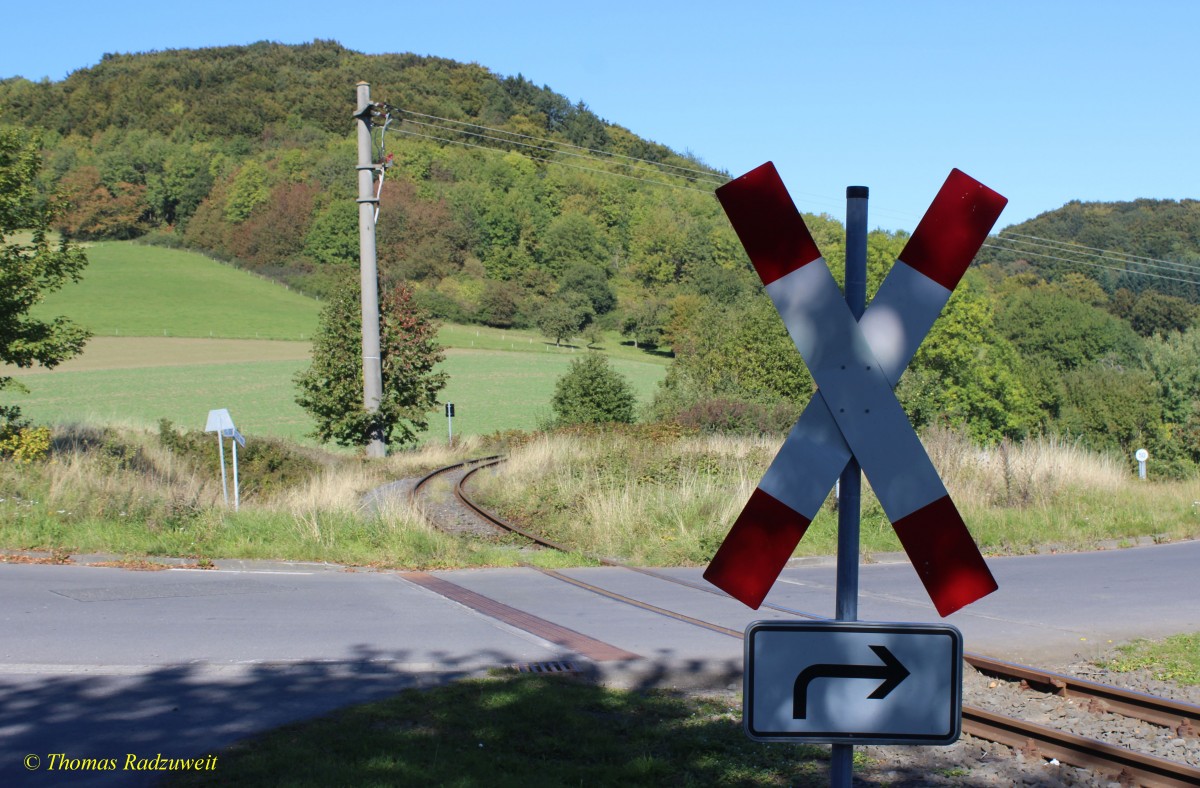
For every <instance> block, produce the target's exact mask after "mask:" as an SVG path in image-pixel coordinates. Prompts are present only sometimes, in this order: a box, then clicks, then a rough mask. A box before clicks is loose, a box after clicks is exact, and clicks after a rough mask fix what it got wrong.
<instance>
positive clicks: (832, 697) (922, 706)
mask: <svg viewBox="0 0 1200 788" xmlns="http://www.w3.org/2000/svg"><path fill="white" fill-rule="evenodd" d="M962 653H963V641H962V633H961V632H959V631H958V629H956V628H955V627H952V626H950V625H948V624H893V623H871V622H863V621H797V622H792V621H756V622H754V623H752V624H750V626H749V627H747V628H746V663H745V683H744V688H743V693H744V694H743V712H744V724H745V728H746V734H747V735H748V736H749V737H750V738H751V739H756V740H758V741H792V742H811V743H833V744H952V743H953V742H955V741H957V740H958V736H959V733H960V732H961V730H962Z"/></svg>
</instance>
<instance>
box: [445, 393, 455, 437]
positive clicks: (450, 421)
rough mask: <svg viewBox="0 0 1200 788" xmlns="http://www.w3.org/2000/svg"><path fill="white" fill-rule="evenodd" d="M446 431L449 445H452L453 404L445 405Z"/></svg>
mask: <svg viewBox="0 0 1200 788" xmlns="http://www.w3.org/2000/svg"><path fill="white" fill-rule="evenodd" d="M446 431H447V433H448V434H449V439H450V445H451V446H453V445H454V403H453V402H447V403H446Z"/></svg>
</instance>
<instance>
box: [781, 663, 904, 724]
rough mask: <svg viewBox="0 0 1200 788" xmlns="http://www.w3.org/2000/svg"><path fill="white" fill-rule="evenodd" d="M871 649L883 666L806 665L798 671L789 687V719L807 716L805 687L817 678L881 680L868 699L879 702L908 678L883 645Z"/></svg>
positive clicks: (902, 667)
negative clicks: (790, 703)
mask: <svg viewBox="0 0 1200 788" xmlns="http://www.w3.org/2000/svg"><path fill="white" fill-rule="evenodd" d="M871 650H872V651H874V652H875V655H876V656H877V657H879V658H880V659H881V660H883V664H882V665H835V664H824V665H809V666H808V667H807V668H805V669H804V670H802V671H800V675H799V676H797V677H796V683H795V685H794V686H793V688H792V719H796V720H802V719H805V718H806V717H807V716H808V685H809V684H811V683H813V681H815V680H817V679H880V680H882V681H883V683H882V684H880V685H879V686H878V687H876V688H875V691H874V692H872V693H871V694H870V695H868V696H867V697H868V698H870V699H872V700H882V699H883V698H886V697H887V696H888V695H889V694H890V693H891V691H892V690H894V689H895V688H896V687H897V686H898V685H899V684H900V682H902V681H904V680H905V679H906V678H908V668H906V667H904V665H902V664H900V660H898V659H896V656H895V655H894V654H892V652H891V651H888V649H887V647H886V646H871Z"/></svg>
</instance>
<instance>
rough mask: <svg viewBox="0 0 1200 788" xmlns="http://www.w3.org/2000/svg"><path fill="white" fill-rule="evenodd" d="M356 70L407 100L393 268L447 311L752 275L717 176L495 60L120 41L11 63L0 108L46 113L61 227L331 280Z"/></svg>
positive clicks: (381, 91)
mask: <svg viewBox="0 0 1200 788" xmlns="http://www.w3.org/2000/svg"><path fill="white" fill-rule="evenodd" d="M360 80H365V81H369V82H370V83H371V86H372V98H373V99H375V100H376V101H382V102H386V103H387V104H388V105H390V106H391V107H393V108H395V111H394V113H393V116H392V118H391V121H392V122H391V125H390V126H389V127H388V128H389V131H388V133H387V135H386V136H384V135H382V134H380V133H377V135H376V138H377V142H378V143H380V144H381V145H382V146H384V147H385V150H380V151H379V153H378V157H379V159H380V160H381V161H382V160H384V159H385V158H387V160H388V161H389V162H390V163H391V164H393V165H394V166H392V167H391V169H389V171H388V175H387V181H386V183H387V186H386V188H385V189H384V190H383V193H382V198H381V199H382V209H381V212H380V218H379V227H378V233H379V249H380V265H381V270H382V272H383V275H384V278H385V280H388V281H394V280H396V279H401V278H403V279H405V280H407V281H409V282H411V283H413V284H414V285H415V287H416V289H417V291H418V293H419V294H420V297H421V298H422V300H423V301H424V302H425V303H426V304H427V305H429V306H430V307H431V308H432V309H434V311H435V312H437V313H438V314H440V315H442V316H444V317H448V318H452V319H457V320H480V321H483V322H488V323H491V324H494V325H509V324H513V323H525V324H530V323H532V322H533V321H534V319H535V316H536V314H537V313H538V312H540V311H544V310H543V307H544V306H546V304H547V302H549V301H553V300H554V297H555V296H557V295H559V294H562V295H563V298H564V299H565V297H566V295H567V291H569V290H571V291H575V293H576V294H578V293H579V292H584V293H586V294H588V295H589V298H588V299H587V301H588V305H587V306H588V308H590V309H591V310H592V312H593V317H597V318H598V317H603V316H604V315H607V314H609V313H611V312H613V310H614V308H615V307H616V305H617V302H618V294H621V293H625V294H628V295H629V297H628V298H626V299H625V300H626V301H627V304H626V306H628V307H630V308H634V307H638V306H641V305H644V304H645V302H646V300H647V299H646V295H647V294H648V293H659V292H664V291H666V290H670V289H672V288H676V287H679V286H684V285H686V284H687V283H688V282H693V281H694V282H700V281H709V280H714V279H716V280H721V279H722V278H723V277H725V276H726V275H732V276H733V277H735V278H737V277H741V276H744V275H745V270H746V265H745V260H744V257H743V256H742V254H741V251H740V247H739V246H738V244H737V242H736V239H735V238H734V237H733V234H732V232H731V231H730V230H729V228H728V223H727V222H726V221H725V220H724V217H723V215H721V214H720V210H719V207H718V206H717V204H716V201H715V200H714V199H713V198H712V189H713V188H714V187H715V186H716V185H719V184H720V183H722V182H724V180H726V178H725V177H724V176H723V175H721V174H719V173H716V172H714V171H713V170H712V169H711V168H708V167H705V166H704V165H703V164H702V163H700V162H698V161H695V160H694V159H693V158H691V157H688V156H682V155H679V154H677V153H675V152H673V151H671V150H669V149H668V148H666V147H664V146H662V145H658V144H655V143H652V142H648V141H646V140H643V139H641V138H639V137H637V136H636V135H635V134H633V133H631V132H630V131H629V130H627V129H625V128H623V127H620V126H617V125H615V124H611V123H607V122H605V121H603V120H601V119H600V118H598V117H597V116H596V115H595V114H594V113H592V112H591V111H590V110H588V109H587V107H586V106H585V105H584V104H583V103H582V102H579V103H575V104H572V103H571V102H570V101H568V100H567V99H566V98H565V97H563V96H562V95H559V94H557V93H555V92H554V91H552V90H551V89H550V88H548V87H537V86H535V85H534V84H533V83H532V82H530V81H529V80H527V79H525V78H524V77H522V76H520V75H517V76H515V77H512V76H510V77H504V76H499V75H496V74H493V73H492V72H490V71H488V70H487V69H486V68H484V67H482V66H479V65H473V64H461V63H456V62H454V61H450V60H445V59H441V58H433V57H418V56H415V55H408V54H395V55H370V56H368V55H363V54H360V53H357V52H353V51H350V50H347V49H345V48H344V47H342V46H340V45H338V44H336V43H333V42H325V41H316V42H313V43H310V44H304V45H299V46H285V45H280V44H272V43H259V44H253V45H250V46H245V47H224V48H213V49H199V50H178V51H164V52H152V53H147V54H138V55H109V56H106V57H105V58H104V59H103V60H102V61H101V62H100V63H99V64H97V65H96V66H94V67H91V68H85V69H81V70H79V71H76V72H74V73H73V74H71V75H70V76H69V77H67V78H66V79H65V80H63V81H61V82H48V81H44V82H40V83H32V82H29V81H28V80H24V79H21V78H10V79H7V80H4V81H3V82H0V124H12V125H16V126H20V127H23V128H27V129H44V130H45V134H44V145H45V148H46V155H45V158H46V165H47V166H46V169H45V176H46V181H47V183H46V186H47V190H51V189H53V190H57V191H58V192H59V193H61V194H62V195H63V196H64V197H65V198H66V201H67V208H66V211H65V213H64V214H63V216H62V217H61V219H60V221H59V229H60V230H62V231H63V232H64V233H66V234H67V235H69V236H71V237H74V238H77V239H84V240H86V239H100V238H116V239H123V238H139V237H145V238H146V240H148V241H150V242H156V243H172V244H175V243H179V244H186V245H188V246H190V247H193V248H197V249H200V250H203V251H206V252H208V253H210V254H212V255H215V256H217V257H220V258H223V259H226V260H230V261H232V262H235V263H237V264H239V265H244V266H246V267H249V268H253V269H256V270H259V271H261V272H263V273H265V274H267V275H270V276H275V277H277V278H280V279H284V280H286V281H289V282H290V283H292V284H294V285H297V286H299V287H301V288H303V289H307V290H308V291H310V292H315V293H320V292H322V291H323V290H324V289H325V287H326V286H327V284H328V281H329V280H330V279H332V278H334V277H336V276H337V275H339V270H340V269H341V268H343V267H345V266H347V265H352V264H354V263H355V261H356V259H357V240H356V237H357V219H356V208H355V202H354V200H355V197H356V196H357V187H356V181H355V164H356V141H355V136H354V133H353V132H354V121H353V120H352V117H351V116H352V115H353V109H354V85H355V83H356V82H358V81H360ZM730 272H732V273H730ZM559 300H563V299H559ZM574 300H575V301H576V302H578V299H577V298H575V299H574ZM571 306H572V311H573V313H576V314H582V312H581V307H582V305H581V304H580V303H575V304H573V305H571Z"/></svg>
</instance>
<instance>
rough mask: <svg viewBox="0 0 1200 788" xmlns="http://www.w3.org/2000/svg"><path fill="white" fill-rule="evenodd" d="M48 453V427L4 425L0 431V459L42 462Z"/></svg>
mask: <svg viewBox="0 0 1200 788" xmlns="http://www.w3.org/2000/svg"><path fill="white" fill-rule="evenodd" d="M49 453H50V428H49V427H18V426H14V425H12V424H8V425H5V427H4V428H3V430H0V457H4V458H6V459H10V460H13V461H14V462H33V461H34V460H44V459H45V458H46V455H48V454H49Z"/></svg>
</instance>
